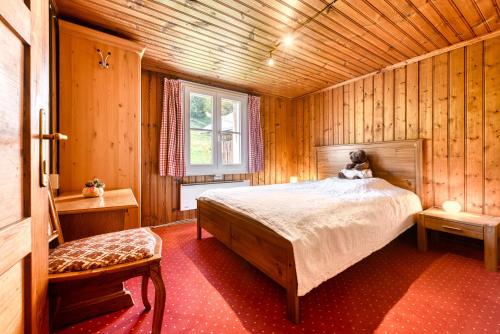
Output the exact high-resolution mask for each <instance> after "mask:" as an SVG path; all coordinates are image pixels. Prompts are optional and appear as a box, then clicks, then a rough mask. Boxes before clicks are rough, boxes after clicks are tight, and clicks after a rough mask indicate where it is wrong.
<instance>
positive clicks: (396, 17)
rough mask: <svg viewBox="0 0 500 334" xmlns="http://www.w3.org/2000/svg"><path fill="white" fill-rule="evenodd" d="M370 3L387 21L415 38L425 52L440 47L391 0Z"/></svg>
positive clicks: (372, 0) (375, 0) (373, 0)
mask: <svg viewBox="0 0 500 334" xmlns="http://www.w3.org/2000/svg"><path fill="white" fill-rule="evenodd" d="M369 4H370V7H371V8H372V10H375V9H376V10H377V13H378V14H379V15H380V14H381V15H383V17H384V18H385V21H387V22H390V23H391V24H392V25H393V26H394V27H397V28H398V30H399V31H401V32H404V33H405V35H406V36H407V37H408V36H411V39H413V41H414V42H415V43H416V44H417V45H419V46H421V47H422V48H423V49H424V50H425V52H428V51H430V50H434V49H435V48H437V47H438V46H437V45H436V44H434V41H433V40H431V39H430V36H427V35H426V34H424V33H423V32H422V31H421V30H420V28H419V27H418V26H416V25H415V24H413V22H412V21H409V20H407V18H406V17H405V16H404V15H403V14H402V13H401V12H400V11H399V10H398V8H397V7H395V6H393V5H392V4H391V3H390V2H387V1H385V0H371V1H370V2H369ZM392 30H394V29H392Z"/></svg>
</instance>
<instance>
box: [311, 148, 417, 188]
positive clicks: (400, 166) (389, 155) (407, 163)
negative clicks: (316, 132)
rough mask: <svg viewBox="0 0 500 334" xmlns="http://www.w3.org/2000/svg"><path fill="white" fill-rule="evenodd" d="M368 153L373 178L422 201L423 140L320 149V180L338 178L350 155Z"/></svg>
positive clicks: (317, 159)
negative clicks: (414, 194)
mask: <svg viewBox="0 0 500 334" xmlns="http://www.w3.org/2000/svg"><path fill="white" fill-rule="evenodd" d="M354 150H364V151H365V152H366V153H367V154H368V159H369V160H370V168H371V169H372V171H373V176H375V177H379V178H381V179H385V180H387V181H389V182H390V183H392V184H393V185H395V186H398V187H401V188H404V189H408V190H411V191H413V192H415V193H416V194H417V195H418V196H419V197H420V198H422V192H423V176H422V163H423V162H422V161H423V159H422V139H416V140H401V141H389V142H378V143H365V144H349V145H334V146H320V147H316V168H317V169H316V172H317V175H318V179H324V178H326V177H331V176H337V175H338V173H339V171H340V170H341V169H342V168H344V167H345V165H346V164H347V163H349V162H350V160H349V152H351V151H354Z"/></svg>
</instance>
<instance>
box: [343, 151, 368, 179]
mask: <svg viewBox="0 0 500 334" xmlns="http://www.w3.org/2000/svg"><path fill="white" fill-rule="evenodd" d="M349 158H350V159H351V163H349V164H347V165H346V166H345V168H344V169H343V170H341V171H340V172H339V178H341V179H361V178H364V177H371V170H370V171H369V173H361V172H362V171H365V170H369V169H370V162H369V161H368V156H367V155H366V152H365V151H363V150H357V151H353V152H350V153H349ZM355 171H358V172H360V173H357V172H355ZM367 172H368V171H367ZM346 174H348V175H346Z"/></svg>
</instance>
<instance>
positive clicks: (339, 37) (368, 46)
mask: <svg viewBox="0 0 500 334" xmlns="http://www.w3.org/2000/svg"><path fill="white" fill-rule="evenodd" d="M238 1H240V0H238ZM256 1H259V2H260V3H262V1H260V0H256ZM252 2H253V1H245V3H246V4H247V5H249V6H251V3H252ZM288 2H289V1H281V0H278V1H274V2H273V1H266V2H265V4H266V5H267V6H269V7H271V9H272V10H273V12H275V13H279V12H283V11H288V12H290V11H293V13H292V14H290V15H289V16H288V18H289V19H290V20H296V21H297V26H298V24H300V22H305V21H306V20H310V19H311V18H312V17H313V16H314V15H316V14H317V13H318V12H319V11H321V10H322V9H323V7H324V6H325V4H324V3H319V5H318V6H317V7H313V6H311V5H309V3H306V4H303V3H302V2H297V1H296V0H293V5H292V4H290V3H288ZM293 14H294V15H293ZM296 17H298V18H296ZM358 30H359V29H358ZM311 34H318V35H319V36H318V37H317V38H319V41H320V43H321V44H322V45H324V46H326V47H334V48H335V46H330V45H328V44H326V43H325V42H324V41H327V42H328V43H332V42H335V43H338V44H341V45H344V46H345V47H347V48H349V49H352V50H353V51H355V52H356V53H358V54H361V55H362V58H360V60H361V59H362V60H363V61H365V62H367V61H371V63H372V65H374V66H375V68H378V67H380V66H382V65H383V64H387V63H391V62H393V61H394V58H393V54H392V52H390V51H391V50H389V54H388V53H387V50H388V49H390V48H387V46H386V47H385V48H384V47H382V48H380V47H379V46H378V45H376V44H374V43H372V42H371V41H370V40H367V39H364V38H363V35H362V33H359V32H353V31H352V30H351V29H350V28H347V27H346V26H345V25H344V24H342V23H340V22H337V21H333V20H331V19H330V18H328V16H326V15H325V14H324V13H323V14H321V15H319V16H317V17H315V18H314V19H313V20H311V21H310V22H309V23H308V24H307V25H305V26H304V27H302V28H301V29H300V31H298V32H297V36H298V37H297V38H296V39H298V40H301V39H302V38H303V37H307V36H309V35H311ZM333 36H335V39H332V38H333ZM346 41H348V42H349V43H351V44H352V45H354V46H355V47H356V48H353V47H352V46H351V45H350V44H347V43H346ZM358 50H359V51H358ZM335 52H337V50H335ZM372 58H376V59H377V61H375V60H374V59H372ZM396 59H399V58H396Z"/></svg>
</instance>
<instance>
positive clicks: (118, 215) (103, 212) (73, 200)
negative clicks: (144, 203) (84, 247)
mask: <svg viewBox="0 0 500 334" xmlns="http://www.w3.org/2000/svg"><path fill="white" fill-rule="evenodd" d="M55 204H56V210H57V213H58V215H59V220H60V221H61V228H62V231H63V235H64V239H65V240H66V241H71V240H75V239H81V238H86V237H90V236H93V235H97V234H103V233H109V232H116V231H121V230H123V229H124V228H125V226H126V223H125V221H126V220H127V219H129V209H134V208H137V207H138V206H139V205H138V204H137V201H136V199H135V196H134V193H133V192H132V189H116V190H106V191H105V192H104V195H103V197H92V198H88V197H83V196H82V194H81V193H80V192H70V193H62V194H61V195H60V196H58V197H56V198H55Z"/></svg>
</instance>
